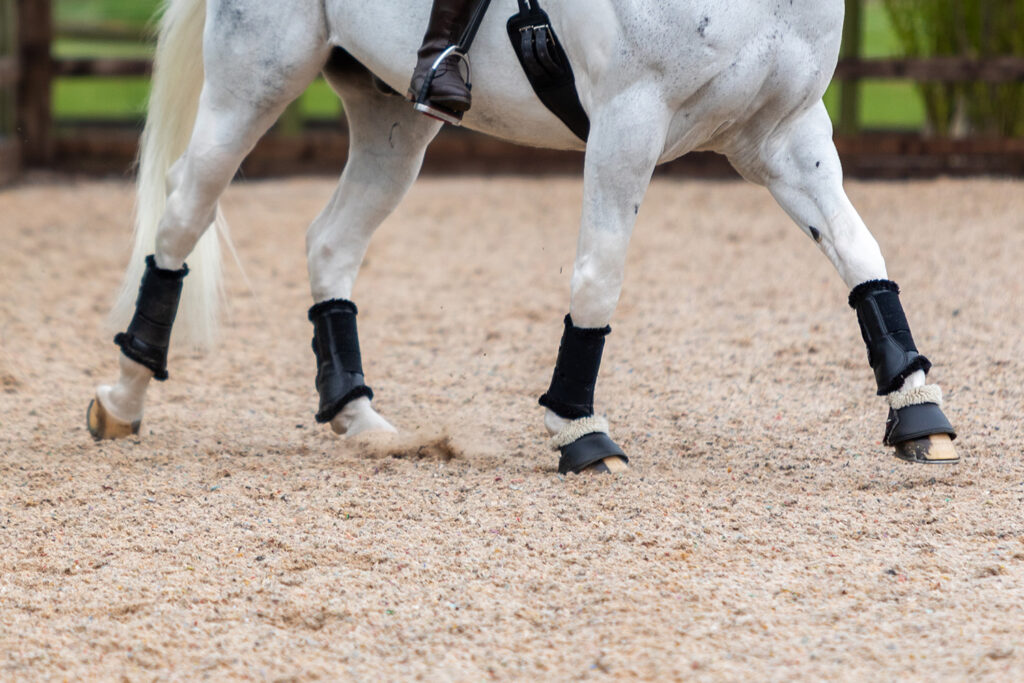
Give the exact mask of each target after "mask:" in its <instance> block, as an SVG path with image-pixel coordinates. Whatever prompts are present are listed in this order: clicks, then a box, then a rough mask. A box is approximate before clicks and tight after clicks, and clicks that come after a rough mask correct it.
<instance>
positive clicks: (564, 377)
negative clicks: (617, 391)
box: [540, 315, 612, 420]
mask: <svg viewBox="0 0 1024 683" xmlns="http://www.w3.org/2000/svg"><path fill="white" fill-rule="evenodd" d="M611 331H612V328H611V327H601V328H596V329H584V328H581V327H576V326H575V325H573V324H572V317H570V316H568V315H567V316H565V331H564V332H563V333H562V343H561V345H560V346H559V347H558V360H557V361H556V362H555V372H554V374H553V375H552V377H551V386H550V387H549V388H548V391H547V393H546V394H544V395H543V396H541V397H540V404H541V405H542V406H544V407H545V408H550V409H551V410H553V411H555V412H556V413H558V415H559V416H560V417H564V418H565V419H567V420H576V419H579V418H581V417H589V416H590V415H593V414H594V388H595V386H596V385H597V373H598V370H600V368H601V355H602V353H603V352H604V340H605V337H607V336H608V334H609V333H610V332H611Z"/></svg>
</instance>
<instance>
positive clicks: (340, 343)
mask: <svg viewBox="0 0 1024 683" xmlns="http://www.w3.org/2000/svg"><path fill="white" fill-rule="evenodd" d="M357 313H358V310H357V309H356V305H355V304H354V303H352V302H351V301H346V300H345V299H332V300H330V301H324V302H321V303H319V304H317V305H316V306H313V307H312V308H311V309H309V321H310V322H311V323H313V353H314V354H316V390H317V391H318V392H319V393H320V409H319V411H318V412H317V414H316V421H317V422H319V423H321V424H323V423H327V422H330V421H331V420H333V419H334V417H335V416H336V415H337V414H338V413H340V412H341V409H342V408H344V407H345V405H346V404H348V403H349V402H350V401H354V400H355V399H357V398H360V397H362V396H365V397H366V398H369V399H372V398H373V391H372V390H371V389H370V387H368V386H366V384H365V382H364V381H363V359H362V355H361V354H360V352H359V333H358V332H357V330H356V314H357Z"/></svg>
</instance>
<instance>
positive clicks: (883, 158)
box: [0, 0, 1024, 178]
mask: <svg viewBox="0 0 1024 683" xmlns="http://www.w3.org/2000/svg"><path fill="white" fill-rule="evenodd" d="M861 3H862V0H847V5H848V8H849V10H848V18H847V23H846V26H845V36H844V52H843V57H842V59H841V60H840V64H839V68H838V70H837V73H836V78H837V79H838V80H839V82H840V83H841V84H842V88H841V90H840V106H839V109H840V112H839V124H838V126H837V140H836V142H837V146H838V147H839V150H840V154H841V155H842V157H843V161H844V165H845V167H846V170H847V173H848V174H849V175H854V176H858V175H859V176H870V177H906V176H912V175H917V176H920V175H925V176H927V175H937V174H979V173H990V174H991V173H994V174H1012V175H1024V139H1021V138H1013V139H1005V138H967V139H955V140H953V139H946V138H932V137H927V136H923V135H921V134H918V133H898V132H871V131H862V130H861V128H860V125H859V123H858V108H859V104H858V96H857V93H858V88H857V87H856V86H857V83H859V82H860V81H862V80H864V79H881V80H885V79H909V80H914V81H919V82H923V81H936V82H970V81H980V82H986V83H1024V56H1020V55H1017V56H1005V57H998V58H992V59H985V60H972V59H964V58H931V59H881V60H879V59H862V58H861V56H860V53H859V46H860V44H861V41H860V33H861V12H860V10H861V7H862V4H861ZM0 8H3V12H5V13H4V14H2V15H0V16H2V17H3V18H4V25H5V26H7V27H9V28H13V27H15V26H17V27H18V31H17V34H18V35H17V37H18V38H20V46H19V47H17V49H16V48H15V45H16V43H15V42H14V38H15V36H10V35H8V36H7V37H6V38H4V37H3V36H2V35H0V162H2V163H0V178H2V177H3V175H4V172H5V171H4V169H5V168H6V169H7V175H8V176H10V174H11V172H12V170H13V169H16V168H17V163H18V158H19V157H20V160H21V162H22V164H23V165H25V166H26V167H49V168H58V169H65V170H75V171H90V172H124V171H125V169H127V168H128V166H129V165H130V163H131V161H132V159H133V158H134V155H135V150H136V141H137V137H138V133H139V126H138V122H134V123H130V124H126V123H125V122H123V121H122V122H103V121H100V122H96V121H93V122H78V123H76V122H71V121H60V122H55V121H54V120H53V112H52V106H51V92H52V85H53V83H54V79H56V78H90V77H97V76H145V75H147V74H148V73H149V71H150V63H149V61H148V60H145V59H66V58H65V59H56V58H54V57H53V56H52V52H51V46H52V43H53V39H54V26H53V17H52V10H51V2H50V0H0ZM90 30H91V29H87V28H79V29H77V35H78V37H82V36H85V33H83V31H85V32H86V33H88V32H89V31H90ZM7 33H10V31H7ZM92 37H101V36H99V35H98V34H95V31H93V35H92ZM3 55H6V56H3ZM14 81H17V83H18V87H17V116H16V119H15V121H16V122H12V121H11V119H10V113H9V112H10V110H11V108H12V106H13V104H12V102H11V98H10V92H9V91H11V90H12V89H13V88H12V87H11V84H12V83H13V82H14ZM5 88H6V91H7V92H8V95H7V97H6V98H5V96H4V94H3V93H4V92H5ZM5 103H6V104H5ZM5 106H6V111H8V114H7V119H5V118H4V111H5V109H4V107H5ZM5 120H6V124H5V123H4V122H5ZM55 124H59V125H55ZM15 126H16V127H17V130H18V137H17V139H18V141H19V144H18V145H14V144H12V141H11V135H12V128H14V127H15ZM5 140H6V143H5V142H4V141H5ZM346 152H347V135H346V131H345V127H344V125H343V124H342V123H339V122H324V121H320V122H306V124H305V125H300V127H299V132H298V134H290V135H289V134H283V133H280V132H279V133H277V134H275V133H273V132H272V133H271V134H270V135H269V136H268V137H267V138H266V139H265V140H264V141H263V142H261V143H260V145H259V146H258V147H257V148H256V150H254V152H253V153H252V154H251V155H250V157H249V159H248V160H247V161H246V163H245V165H244V166H243V171H244V172H245V173H246V174H247V175H249V176H259V175H270V174H282V173H290V172H319V171H329V172H336V171H338V170H339V169H340V167H341V165H342V164H343V163H344V158H345V155H346ZM580 167H581V157H580V155H578V154H571V153H560V152H549V151H540V150H533V149H524V148H520V147H515V146H513V145H509V144H506V143H502V142H499V141H495V140H491V139H488V138H484V137H482V136H479V135H476V134H474V133H470V132H468V131H463V130H458V129H451V128H446V130H445V131H444V132H443V133H442V134H441V135H440V136H439V137H438V139H437V141H436V142H435V143H434V145H432V147H431V151H430V152H429V153H428V156H427V161H426V164H425V167H424V168H425V171H426V172H431V171H441V172H463V173H479V172H485V173H486V172H491V173H496V172H546V173H552V172H562V171H575V170H578V169H579V168H580ZM662 172H667V173H679V174H696V175H701V176H708V175H723V174H730V173H731V170H730V169H729V167H728V164H727V163H726V162H725V161H724V160H723V159H722V158H721V157H717V156H716V155H708V154H702V155H689V156H688V157H686V158H685V159H683V160H680V161H677V162H674V163H673V164H669V165H668V167H667V168H665V169H664V170H663V171H662Z"/></svg>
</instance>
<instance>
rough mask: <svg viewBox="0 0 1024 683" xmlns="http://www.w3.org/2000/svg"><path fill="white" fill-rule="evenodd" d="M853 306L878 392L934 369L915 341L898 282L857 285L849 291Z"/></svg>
mask: <svg viewBox="0 0 1024 683" xmlns="http://www.w3.org/2000/svg"><path fill="white" fill-rule="evenodd" d="M850 307H851V308H853V309H855V310H856V311H857V321H858V322H859V323H860V332H861V336H862V337H863V338H864V343H865V344H867V347H868V362H869V363H870V364H871V368H872V369H873V370H874V371H875V381H876V382H877V383H878V395H879V396H885V395H887V394H891V393H892V392H894V391H898V390H899V389H900V387H902V386H903V380H905V379H906V378H907V377H909V376H910V375H912V374H913V373H915V372H917V371H918V370H923V371H924V372H925V373H927V372H928V371H929V370H930V369H931V367H932V364H931V362H929V360H928V359H927V358H925V357H924V356H922V355H921V354H920V353H918V352H917V346H915V345H914V338H913V337H912V336H911V334H910V324H909V323H908V322H907V316H906V315H905V314H904V313H903V306H902V305H901V304H900V288H899V287H898V286H897V285H896V283H895V282H891V281H889V280H871V281H869V282H865V283H862V284H859V285H857V286H856V287H854V288H853V291H852V292H850Z"/></svg>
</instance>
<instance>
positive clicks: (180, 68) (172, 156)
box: [110, 0, 227, 349]
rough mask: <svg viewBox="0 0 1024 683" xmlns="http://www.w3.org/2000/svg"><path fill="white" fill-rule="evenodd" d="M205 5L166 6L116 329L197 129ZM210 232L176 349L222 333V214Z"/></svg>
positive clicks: (191, 279) (193, 264) (188, 287)
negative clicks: (174, 171)
mask: <svg viewBox="0 0 1024 683" xmlns="http://www.w3.org/2000/svg"><path fill="white" fill-rule="evenodd" d="M205 21H206V0H165V2H164V8H163V17H162V19H161V20H160V33H159V38H158V41H157V47H156V55H155V57H154V60H153V79H152V86H151V92H150V96H149V107H148V114H147V117H146V127H145V130H144V131H143V133H142V141H141V144H140V152H139V164H138V180H137V188H136V207H135V244H134V247H133V248H132V256H131V261H130V262H129V264H128V270H127V272H126V273H125V277H124V283H123V284H122V287H121V291H120V293H119V295H118V298H117V302H116V303H115V304H114V308H113V310H112V312H111V315H110V322H111V324H112V326H114V327H115V328H116V329H118V330H123V329H125V327H126V326H127V325H128V322H129V321H130V320H131V317H132V315H133V313H134V311H135V299H136V296H137V294H138V289H139V283H140V282H141V280H142V274H143V271H144V270H145V257H146V255H147V254H151V253H153V252H154V250H155V248H156V233H157V227H158V226H159V224H160V219H161V217H162V216H163V213H164V206H165V204H166V199H167V193H168V191H169V187H168V185H169V183H168V176H169V174H170V169H171V166H172V165H173V164H174V162H175V161H177V160H178V159H179V158H180V157H181V155H182V154H184V152H185V149H186V147H187V146H188V142H189V139H190V137H191V135H192V128H193V126H194V125H195V119H196V112H197V110H198V108H199V95H200V93H201V92H202V87H203V27H204V24H205ZM212 227H213V229H208V230H207V231H206V232H205V233H204V235H203V237H202V238H201V239H200V240H199V243H198V244H197V245H196V247H195V249H194V250H193V252H192V253H191V254H190V255H189V257H188V266H189V270H190V273H189V276H188V277H187V278H185V287H184V291H183V292H182V299H181V305H180V307H179V312H178V318H177V321H176V323H175V326H174V337H173V339H174V342H173V344H174V346H176V347H177V348H178V349H181V348H183V347H184V346H192V347H199V348H207V347H209V346H210V344H211V343H212V342H213V339H214V337H215V336H216V331H217V318H218V313H219V308H220V304H221V300H222V298H223V297H222V294H223V290H222V285H221V254H220V244H219V242H218V233H221V234H223V235H224V236H225V238H227V232H226V228H227V226H226V224H225V222H224V219H223V217H222V216H221V213H220V210H219V209H218V210H217V214H216V219H215V221H214V225H213V226H212Z"/></svg>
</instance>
